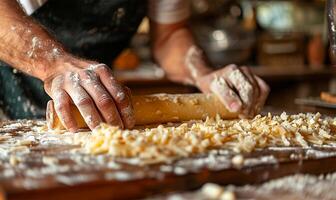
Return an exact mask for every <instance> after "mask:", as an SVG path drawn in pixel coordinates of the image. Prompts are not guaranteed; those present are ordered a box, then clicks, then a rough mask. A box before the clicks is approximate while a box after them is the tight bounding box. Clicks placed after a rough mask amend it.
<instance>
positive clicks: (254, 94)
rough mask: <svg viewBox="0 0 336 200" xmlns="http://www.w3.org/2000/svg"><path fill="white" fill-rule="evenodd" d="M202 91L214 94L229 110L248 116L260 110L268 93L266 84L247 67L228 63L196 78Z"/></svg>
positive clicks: (244, 116)
mask: <svg viewBox="0 0 336 200" xmlns="http://www.w3.org/2000/svg"><path fill="white" fill-rule="evenodd" d="M196 84H197V86H198V87H199V88H200V90H201V91H202V92H205V93H209V92H212V93H214V94H216V95H217V96H218V97H219V99H220V100H221V101H222V102H223V104H224V105H225V106H226V108H227V109H228V110H229V111H230V112H238V113H240V117H241V118H250V117H253V116H255V115H256V114H258V113H259V112H260V110H261V109H262V107H263V105H264V104H265V101H266V99H267V96H268V94H269V91H270V89H269V87H268V85H267V84H266V83H265V82H264V81H263V80H262V79H260V78H259V77H257V76H256V75H254V74H253V73H252V72H251V71H250V69H249V68H248V67H237V66H236V65H229V66H227V67H225V68H223V69H221V70H218V71H215V72H212V73H210V74H207V75H205V76H200V77H199V78H197V79H196Z"/></svg>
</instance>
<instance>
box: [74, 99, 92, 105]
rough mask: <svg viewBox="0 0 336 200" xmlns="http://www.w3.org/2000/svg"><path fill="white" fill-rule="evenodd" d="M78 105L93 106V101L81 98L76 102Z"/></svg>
mask: <svg viewBox="0 0 336 200" xmlns="http://www.w3.org/2000/svg"><path fill="white" fill-rule="evenodd" d="M76 104H77V105H78V106H87V105H91V104H93V101H92V99H90V98H81V99H79V100H78V101H77V102H76Z"/></svg>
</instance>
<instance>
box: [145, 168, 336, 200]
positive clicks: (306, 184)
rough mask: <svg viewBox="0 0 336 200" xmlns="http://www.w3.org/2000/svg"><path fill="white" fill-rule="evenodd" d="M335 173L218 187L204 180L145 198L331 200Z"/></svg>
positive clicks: (174, 199)
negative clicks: (189, 189)
mask: <svg viewBox="0 0 336 200" xmlns="http://www.w3.org/2000/svg"><path fill="white" fill-rule="evenodd" d="M335 187H336V174H335V173H331V174H326V175H319V176H316V175H307V174H296V175H292V176H286V177H283V178H279V179H275V180H271V181H268V182H265V183H263V184H259V185H246V186H233V185H229V186H220V185H218V184H213V183H206V184H204V185H203V186H202V188H201V189H198V190H195V191H193V192H180V193H171V194H168V195H164V196H157V197H151V198H147V200H189V199H193V200H251V199H254V200H269V199H272V200H283V199H290V200H294V199H295V200H320V199H323V200H334V199H335V197H336V190H335Z"/></svg>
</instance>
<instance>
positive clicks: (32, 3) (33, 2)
mask: <svg viewBox="0 0 336 200" xmlns="http://www.w3.org/2000/svg"><path fill="white" fill-rule="evenodd" d="M17 1H18V2H19V4H20V5H21V7H22V8H23V10H24V11H25V12H26V14H27V15H31V14H33V13H34V12H35V10H37V9H38V8H40V7H41V6H42V5H43V4H44V3H45V2H47V0H17Z"/></svg>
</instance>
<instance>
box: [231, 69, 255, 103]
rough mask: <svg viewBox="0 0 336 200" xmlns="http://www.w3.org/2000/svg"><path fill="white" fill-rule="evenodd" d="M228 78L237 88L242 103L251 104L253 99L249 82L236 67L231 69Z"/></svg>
mask: <svg viewBox="0 0 336 200" xmlns="http://www.w3.org/2000/svg"><path fill="white" fill-rule="evenodd" d="M228 80H229V81H230V82H231V83H232V84H233V86H234V87H236V89H237V90H238V92H239V95H240V98H241V99H242V101H243V103H244V104H246V105H251V104H252V101H253V87H252V85H251V83H249V82H248V81H247V79H246V77H245V76H244V75H243V73H242V72H241V71H240V70H238V69H236V70H233V71H232V72H231V73H230V74H229V76H228Z"/></svg>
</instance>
